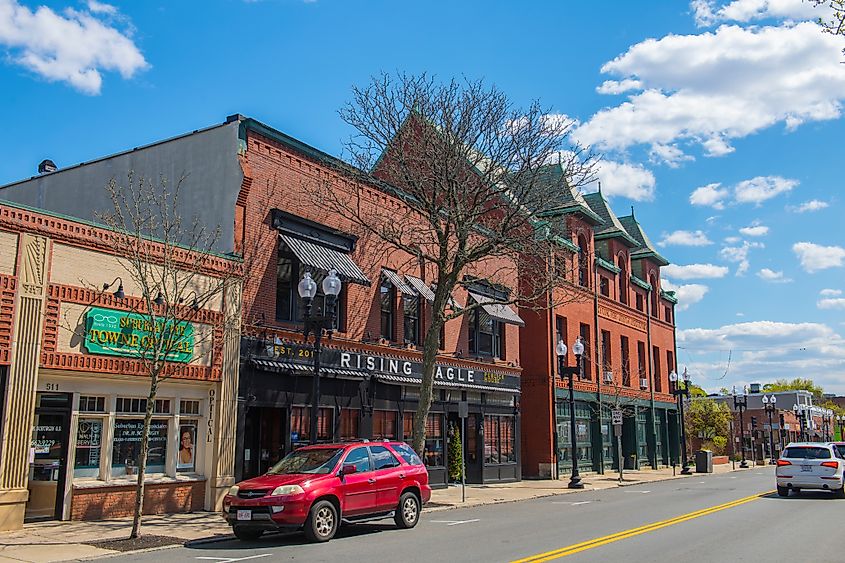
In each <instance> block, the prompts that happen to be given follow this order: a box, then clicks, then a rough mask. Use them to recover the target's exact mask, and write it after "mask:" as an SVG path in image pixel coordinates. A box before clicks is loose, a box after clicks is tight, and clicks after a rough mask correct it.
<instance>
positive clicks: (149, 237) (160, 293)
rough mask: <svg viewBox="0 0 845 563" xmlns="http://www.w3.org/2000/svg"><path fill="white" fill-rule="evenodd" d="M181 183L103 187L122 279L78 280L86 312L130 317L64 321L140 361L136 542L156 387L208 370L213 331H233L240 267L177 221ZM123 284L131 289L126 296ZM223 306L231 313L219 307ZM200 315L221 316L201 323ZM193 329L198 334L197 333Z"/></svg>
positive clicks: (135, 180)
mask: <svg viewBox="0 0 845 563" xmlns="http://www.w3.org/2000/svg"><path fill="white" fill-rule="evenodd" d="M182 180H184V178H183V179H182ZM182 180H180V181H178V182H176V183H174V184H171V183H170V182H169V181H168V180H167V179H166V178H163V177H162V178H159V179H157V180H152V179H148V178H143V177H138V176H136V175H135V174H133V173H130V174H129V175H128V179H127V182H126V185H121V184H120V183H118V182H117V180H115V179H112V180H111V181H110V182H109V184H108V186H107V188H106V189H107V191H108V194H109V197H110V199H111V203H112V209H110V210H108V211H107V212H104V213H101V214H99V215H98V219H99V221H100V222H102V223H103V224H104V225H105V226H107V227H108V228H109V229H111V230H112V231H114V232H115V233H116V236H114V237H112V238H111V242H112V244H113V251H114V254H115V255H116V259H117V261H118V262H119V263H120V265H121V267H122V268H123V270H124V271H125V275H124V276H125V280H124V276H121V277H120V279H119V281H120V285H119V286H117V287H116V283H117V281H118V280H117V279H116V280H114V281H113V282H110V283H106V284H103V285H102V286H101V285H99V284H100V283H101V282H97V283H96V284H94V283H92V282H91V280H81V281H83V283H86V284H87V285H89V286H92V287H94V286H95V285H96V289H97V297H96V299H95V300H94V302H93V303H91V304H90V305H89V308H90V307H92V306H95V305H100V304H108V303H113V302H115V301H117V302H119V303H121V305H122V306H123V307H125V308H128V309H129V311H130V313H129V315H128V316H127V317H126V318H125V320H124V321H123V323H122V324H123V325H125V326H120V327H116V328H117V330H105V329H103V328H102V327H94V326H93V323H89V322H87V321H86V322H84V323H81V322H79V321H80V320H81V318H80V319H68V318H66V319H65V322H66V323H67V324H68V326H69V327H70V329H71V330H73V331H74V332H75V333H77V334H78V335H79V336H81V337H82V338H83V339H84V340H85V342H88V343H89V345H90V343H99V344H102V345H103V346H105V347H111V348H112V349H119V350H120V353H121V355H123V356H125V357H129V358H131V359H133V360H136V361H137V362H139V364H140V365H141V366H142V367H143V371H144V374H145V376H146V377H147V378H148V382H149V392H148V394H147V398H146V405H145V410H144V422H143V430H142V434H141V447H140V454H139V455H138V459H137V478H138V481H137V486H136V489H135V506H134V518H133V522H132V531H131V534H130V538H137V537H138V536H139V535H140V527H141V514H142V510H143V500H144V482H145V474H146V468H147V458H148V453H149V440H150V424H151V421H152V418H153V415H154V414H155V409H156V397H157V394H158V390H159V386H160V385H161V383H162V382H163V381H165V380H166V379H168V378H169V377H171V376H173V375H175V374H178V373H179V372H180V371H182V370H185V369H186V366H188V365H189V364H191V363H194V362H197V361H204V362H207V363H208V364H210V362H211V354H212V338H213V334H214V332H215V331H219V330H222V331H223V332H224V333H225V331H227V330H232V329H234V330H236V331H237V330H238V329H239V328H240V327H239V323H240V320H239V319H240V313H239V303H240V299H239V291H240V287H241V282H242V279H241V271H242V270H241V265H240V264H239V263H238V262H236V261H229V262H227V261H226V259H224V258H221V256H219V255H217V254H214V252H213V249H214V247H215V244H216V242H217V240H218V238H219V235H220V231H219V229H214V230H209V229H208V228H206V227H205V226H204V225H203V224H202V223H201V222H200V221H199V220H194V221H192V222H188V221H185V220H184V219H183V217H182V216H181V215H180V213H179V211H178V209H179V192H180V188H181V185H182ZM221 261H223V262H222V263H223V264H225V266H224V267H223V268H221ZM209 272H214V273H211V274H210V273H209ZM124 282H125V284H126V286H127V287H128V288H130V289H129V291H127V292H124ZM129 293H131V294H132V295H128V294H129ZM224 299H225V300H227V301H230V302H231V303H230V304H231V305H234V307H227V308H224V306H223V303H224ZM207 308H210V309H212V310H214V311H219V313H220V314H219V315H212V316H207V311H206V309H207ZM227 310H228V312H229V314H226V312H227ZM212 318H213V319H216V321H214V323H215V324H214V325H213V326H212V325H210V324H209V322H211V321H210V319H212ZM194 323H196V324H194ZM195 326H201V327H203V329H202V330H200V331H197V330H195Z"/></svg>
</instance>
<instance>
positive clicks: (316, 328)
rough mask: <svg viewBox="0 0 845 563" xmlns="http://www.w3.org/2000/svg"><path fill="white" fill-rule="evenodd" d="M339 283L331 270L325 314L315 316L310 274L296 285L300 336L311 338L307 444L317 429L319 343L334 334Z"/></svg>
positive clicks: (314, 287) (325, 284) (314, 289)
mask: <svg viewBox="0 0 845 563" xmlns="http://www.w3.org/2000/svg"><path fill="white" fill-rule="evenodd" d="M340 289H341V281H340V278H339V277H338V276H337V270H335V269H334V268H332V269H331V270H329V274H328V275H327V276H326V277H325V278H323V295H325V297H326V302H325V310H323V311H321V310H320V309H319V308H318V309H317V312H316V314H314V313H313V312H312V305H313V303H314V297H316V295H317V282H315V281H314V280H313V279H312V278H311V273H310V272H305V274H304V275H303V276H302V279H301V280H300V281H299V285H298V286H297V290H298V291H299V296H300V297H301V298H302V300H303V301H304V302H305V314H304V315H303V317H302V319H303V321H304V324H305V326H304V327H303V330H302V333H303V335H304V336H305V340H306V342H307V341H308V335H309V334H313V335H314V382H313V386H312V391H311V417H310V427H311V428H310V429H309V433H308V443H309V444H316V443H317V430H318V429H317V425H318V416H317V414H318V410H319V408H320V352H321V350H322V347H321V341H322V338H323V333H325V334H326V336H327V337H328V338H331V337H332V332H333V331H334V320H335V311H336V305H337V296H338V295H339V294H340Z"/></svg>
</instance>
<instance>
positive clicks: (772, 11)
mask: <svg viewBox="0 0 845 563" xmlns="http://www.w3.org/2000/svg"><path fill="white" fill-rule="evenodd" d="M715 4H716V3H715V2H714V1H713V0H693V1H692V2H691V3H690V7H691V8H692V9H693V14H694V15H695V23H696V24H698V25H700V26H709V25H713V24H714V23H718V22H723V21H738V22H749V21H751V20H761V19H766V18H773V19H789V20H807V19H815V18H817V17H819V16H820V15H821V14H822V13H823V12H821V11H819V10H817V9H816V8H815V7H814V6H813V3H812V2H806V1H801V0H735V1H734V2H730V3H728V4H726V5H724V6H720V7H719V8H718V9H716V10H714V9H713V8H714V6H715Z"/></svg>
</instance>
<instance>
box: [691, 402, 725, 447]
mask: <svg viewBox="0 0 845 563" xmlns="http://www.w3.org/2000/svg"><path fill="white" fill-rule="evenodd" d="M685 418H686V424H687V431H688V432H689V434H690V436H693V437H699V436H700V437H702V445H703V447H704V448H706V449H711V450H713V452H714V453H716V454H718V455H724V453H725V447H726V446H727V443H728V431H729V425H730V420H731V411H730V409H728V406H727V405H726V404H725V403H722V402H720V401H713V400H709V399H698V400H694V401H691V402H690V405H689V408H688V409H687V411H686V414H685Z"/></svg>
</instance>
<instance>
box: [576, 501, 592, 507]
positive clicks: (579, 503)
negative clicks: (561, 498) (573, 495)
mask: <svg viewBox="0 0 845 563" xmlns="http://www.w3.org/2000/svg"><path fill="white" fill-rule="evenodd" d="M581 504H590V501H588V500H582V501H581V502H573V503H572V506H578V505H581Z"/></svg>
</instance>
